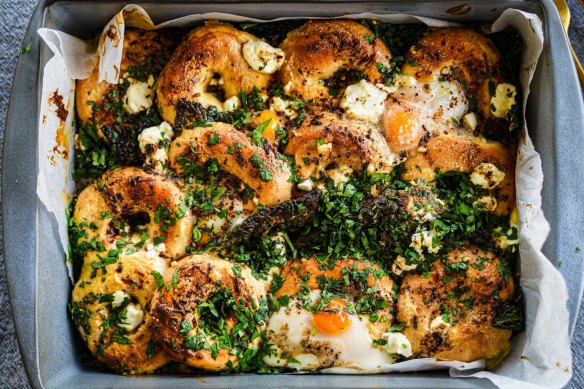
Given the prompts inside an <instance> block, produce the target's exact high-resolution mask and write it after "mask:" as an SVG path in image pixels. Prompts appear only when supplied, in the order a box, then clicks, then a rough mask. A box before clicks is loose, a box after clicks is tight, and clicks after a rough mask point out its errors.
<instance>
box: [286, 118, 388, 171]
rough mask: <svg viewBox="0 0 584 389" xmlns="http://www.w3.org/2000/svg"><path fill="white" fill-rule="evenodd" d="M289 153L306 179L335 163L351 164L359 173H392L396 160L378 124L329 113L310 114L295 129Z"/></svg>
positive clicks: (291, 135)
mask: <svg viewBox="0 0 584 389" xmlns="http://www.w3.org/2000/svg"><path fill="white" fill-rule="evenodd" d="M285 153H286V154H287V155H293V156H294V160H295V162H296V165H297V166H298V175H299V176H300V177H302V178H303V179H307V178H310V177H315V178H319V177H320V173H321V171H322V170H324V169H327V167H328V166H329V165H331V164H334V165H336V166H348V167H350V168H351V169H353V171H355V172H356V173H361V172H362V170H363V169H364V168H365V169H366V170H367V171H369V172H376V173H389V172H391V171H392V169H393V166H394V165H395V163H396V158H395V156H394V154H393V153H392V152H391V150H390V149H389V146H388V145H387V142H386V140H385V137H384V136H383V135H382V134H381V133H380V131H379V129H378V128H377V127H375V126H373V125H371V124H369V123H367V122H364V121H359V120H352V119H344V118H339V117H338V116H336V115H335V114H333V113H328V112H323V113H320V114H315V115H313V116H312V117H308V118H307V119H306V120H305V121H304V123H303V124H302V125H301V126H300V127H299V128H297V129H294V130H292V132H291V133H289V134H288V145H287V146H286V149H285ZM306 162H308V163H306Z"/></svg>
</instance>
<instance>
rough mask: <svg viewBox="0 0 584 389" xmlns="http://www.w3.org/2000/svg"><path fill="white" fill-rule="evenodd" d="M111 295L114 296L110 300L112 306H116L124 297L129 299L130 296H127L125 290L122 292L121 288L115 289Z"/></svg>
mask: <svg viewBox="0 0 584 389" xmlns="http://www.w3.org/2000/svg"><path fill="white" fill-rule="evenodd" d="M113 296H114V300H113V301H112V307H113V308H117V307H119V306H120V305H122V304H123V302H124V300H125V299H126V298H127V299H130V296H128V294H127V293H126V292H124V291H123V290H118V291H115V292H114V293H113Z"/></svg>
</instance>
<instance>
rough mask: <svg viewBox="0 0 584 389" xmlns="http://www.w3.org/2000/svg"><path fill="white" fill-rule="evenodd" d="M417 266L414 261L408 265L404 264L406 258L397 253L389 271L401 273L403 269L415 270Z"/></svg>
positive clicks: (396, 273)
mask: <svg viewBox="0 0 584 389" xmlns="http://www.w3.org/2000/svg"><path fill="white" fill-rule="evenodd" d="M417 267H418V265H416V264H415V263H413V264H411V265H408V264H406V259H405V258H404V257H402V256H401V255H398V256H397V258H396V259H395V261H393V265H391V271H392V272H393V274H395V275H398V276H399V275H401V274H402V273H403V272H405V271H410V270H415V269H416V268H417Z"/></svg>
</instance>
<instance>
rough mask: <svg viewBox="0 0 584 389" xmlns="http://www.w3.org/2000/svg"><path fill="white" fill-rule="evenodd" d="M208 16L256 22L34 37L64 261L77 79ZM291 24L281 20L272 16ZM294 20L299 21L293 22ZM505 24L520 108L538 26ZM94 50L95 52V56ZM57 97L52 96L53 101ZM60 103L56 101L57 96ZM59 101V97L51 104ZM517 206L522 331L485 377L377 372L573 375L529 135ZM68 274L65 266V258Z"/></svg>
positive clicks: (541, 378) (513, 18) (44, 191)
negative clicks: (94, 37) (147, 37)
mask: <svg viewBox="0 0 584 389" xmlns="http://www.w3.org/2000/svg"><path fill="white" fill-rule="evenodd" d="M342 17H343V18H350V19H363V18H374V19H378V20H382V21H385V22H391V23H425V24H427V25H430V26H449V25H453V23H450V22H445V21H440V20H435V19H429V18H423V17H416V16H411V15H378V14H371V13H363V14H354V15H343V16H342ZM206 19H220V20H224V21H232V22H262V21H264V20H259V19H253V18H247V17H240V16H236V15H228V14H221V13H208V14H199V15H189V16H184V17H182V18H179V19H175V20H171V21H167V22H165V23H162V24H160V25H157V26H155V25H154V24H153V23H152V20H151V19H150V17H149V16H148V15H147V14H146V12H145V11H144V10H143V9H142V8H140V7H139V6H136V5H128V6H126V7H125V8H124V9H123V10H122V11H121V12H120V13H118V14H117V15H115V16H114V17H113V18H112V20H111V21H110V22H109V23H108V25H106V26H105V28H104V32H106V31H107V32H108V34H107V35H106V34H103V35H102V39H100V41H99V45H98V47H97V49H96V48H94V47H93V46H92V45H91V44H89V43H86V42H84V41H82V40H79V39H77V38H75V37H72V36H70V35H67V34H65V33H63V32H60V31H54V30H49V29H40V30H39V31H38V32H39V35H40V36H41V37H42V38H43V40H44V41H45V42H46V43H47V45H48V46H49V48H50V49H51V50H52V51H53V53H54V57H53V58H52V59H51V60H49V62H48V63H47V65H46V66H45V68H44V76H43V93H42V101H41V109H40V116H39V176H38V182H37V193H38V196H39V199H40V200H41V201H42V202H43V204H45V206H46V207H47V209H48V210H49V211H50V212H52V213H53V214H54V215H55V218H56V220H57V223H58V226H59V234H60V237H61V244H62V245H63V250H64V252H65V255H66V256H68V238H67V217H66V215H67V207H68V203H69V201H70V198H71V196H72V195H73V193H74V190H75V186H74V185H75V183H74V180H73V179H72V175H71V173H72V168H73V163H72V161H73V155H74V154H73V153H74V147H73V146H74V144H73V143H74V142H73V137H74V126H73V117H74V113H73V112H74V94H75V83H74V80H75V79H83V78H86V77H87V76H88V74H89V72H90V70H91V69H92V67H93V66H94V64H95V61H97V60H98V58H99V61H100V69H99V70H100V71H99V74H100V79H101V80H106V81H108V82H112V83H117V81H118V80H117V76H118V69H119V66H120V62H121V56H122V46H123V45H122V44H120V43H121V42H120V41H121V39H123V35H124V28H125V26H126V25H128V26H130V27H139V28H144V29H158V28H163V27H171V26H172V27H192V26H194V25H195V24H197V23H200V22H201V21H203V20H206ZM283 19H292V18H281V19H275V20H283ZM296 19H297V18H296ZM508 26H513V27H514V28H515V29H517V30H518V31H519V33H520V34H521V36H522V38H523V40H524V42H525V45H526V49H525V50H524V52H523V55H522V71H521V75H520V80H521V86H522V88H523V92H524V93H523V96H524V97H523V102H522V103H523V108H524V111H525V107H526V101H527V96H528V94H529V83H530V81H531V79H532V77H533V73H534V71H535V67H536V64H537V60H538V58H539V55H540V53H541V51H542V47H543V31H542V25H541V21H540V20H539V18H538V17H537V16H536V15H532V14H527V13H524V12H521V11H518V10H513V9H509V10H506V11H505V12H503V14H502V15H501V16H500V17H499V18H498V19H497V20H496V21H495V23H493V25H492V26H491V27H490V28H489V29H487V30H486V31H485V32H496V31H500V30H503V29H504V28H506V27H508ZM98 53H99V54H100V55H99V56H98V55H97V54H98ZM55 93H56V95H55ZM59 96H60V97H61V98H62V101H60V100H59V98H58V97H59ZM55 97H57V98H55ZM516 183H517V207H518V211H519V236H520V244H519V253H520V269H521V279H520V284H521V286H522V288H523V293H524V297H525V319H526V320H525V321H526V330H525V332H523V333H521V334H519V335H517V336H515V337H514V338H513V339H512V351H511V353H510V355H509V356H507V358H505V360H504V361H503V362H502V363H501V364H500V365H499V366H498V367H497V368H496V369H495V370H492V371H484V370H483V369H484V366H485V362H484V361H483V360H481V361H476V362H472V363H463V362H444V361H436V360H435V359H431V358H427V359H418V360H410V361H406V362H401V363H397V364H393V365H386V366H383V371H385V372H392V371H419V370H430V369H444V368H448V369H449V372H450V375H452V376H456V377H479V378H487V379H489V380H490V381H492V382H493V383H494V384H496V385H497V386H499V387H500V388H509V389H511V388H513V389H514V388H559V387H562V386H564V385H565V384H566V383H567V382H568V380H569V379H570V377H571V374H572V367H571V363H572V357H571V352H570V339H569V336H568V323H569V315H568V311H567V309H566V301H567V299H568V292H567V288H566V285H565V282H564V279H563V278H562V276H561V274H560V273H559V271H558V270H557V269H556V268H555V267H554V266H553V265H552V263H551V262H550V261H549V260H548V259H547V258H546V257H545V256H544V255H543V253H542V252H541V247H542V245H543V243H544V242H545V240H546V238H547V235H548V233H549V230H550V228H549V224H548V222H547V221H546V219H545V217H544V215H543V211H542V209H541V189H542V185H543V172H542V167H541V159H540V157H539V155H538V153H537V152H536V151H535V149H534V147H533V144H532V142H531V139H530V137H529V134H528V133H527V129H525V130H524V134H523V137H522V142H520V145H519V149H518V156H517V168H516ZM67 266H68V268H69V271H70V274H71V264H70V261H67ZM329 372H330V373H355V371H352V370H350V369H329Z"/></svg>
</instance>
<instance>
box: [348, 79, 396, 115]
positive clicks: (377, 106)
mask: <svg viewBox="0 0 584 389" xmlns="http://www.w3.org/2000/svg"><path fill="white" fill-rule="evenodd" d="M386 98H387V92H385V91H382V90H381V89H379V88H377V87H376V86H375V85H373V84H371V83H370V82H367V81H366V80H361V81H359V82H358V83H356V84H353V85H349V86H348V87H347V89H345V95H344V96H343V99H342V100H341V108H344V109H345V110H346V111H347V115H349V116H350V117H353V118H356V119H362V120H366V121H368V122H371V123H377V122H378V121H379V118H380V117H381V115H382V114H383V110H384V108H385V99H386Z"/></svg>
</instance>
